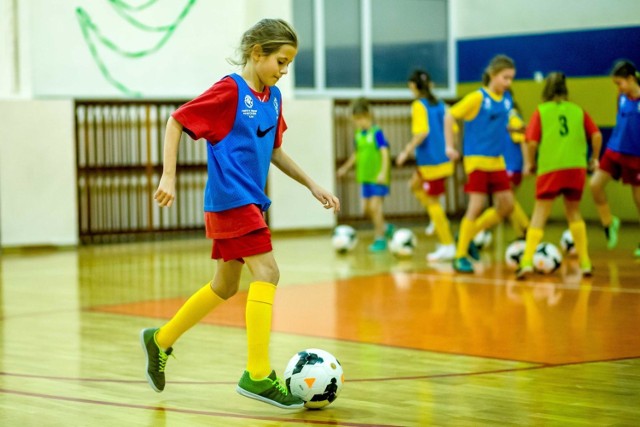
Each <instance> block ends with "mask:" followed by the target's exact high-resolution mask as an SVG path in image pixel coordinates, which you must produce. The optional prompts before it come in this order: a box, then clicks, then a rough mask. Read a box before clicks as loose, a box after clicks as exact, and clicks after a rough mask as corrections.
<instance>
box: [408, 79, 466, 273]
mask: <svg viewBox="0 0 640 427" xmlns="http://www.w3.org/2000/svg"><path fill="white" fill-rule="evenodd" d="M408 85H409V89H410V90H411V93H412V94H413V96H414V98H415V100H414V101H413V103H412V104H411V133H412V134H413V137H412V138H411V141H409V143H408V144H407V145H406V147H405V148H404V150H402V151H401V152H400V154H399V155H398V157H397V158H396V164H397V165H398V166H402V165H403V164H404V162H405V161H406V160H407V158H408V157H409V156H410V155H411V154H415V156H416V164H417V169H416V171H415V172H414V174H413V176H412V177H411V183H410V185H411V191H412V192H413V194H414V195H415V196H416V198H417V199H418V200H419V201H420V203H421V204H422V205H423V206H424V207H425V209H426V210H427V212H428V213H429V216H430V217H431V221H432V223H433V224H434V226H435V231H436V234H437V236H438V240H439V241H440V244H439V246H438V248H437V249H436V251H435V252H431V253H429V254H427V261H429V262H436V261H451V260H452V259H453V257H454V255H455V250H456V248H455V244H454V240H453V236H452V234H451V230H450V227H449V220H448V219H447V215H446V213H445V211H444V209H443V208H442V205H441V204H440V196H441V195H443V194H444V193H445V182H446V179H447V178H448V177H450V176H451V175H453V162H451V161H450V160H449V158H448V157H447V155H446V154H445V144H444V133H443V126H444V115H445V111H446V107H445V105H444V102H442V100H439V99H437V98H436V97H435V96H434V95H433V93H432V92H431V85H432V83H431V77H430V76H429V73H427V72H426V71H424V70H415V71H414V72H413V73H412V74H411V76H410V77H409V82H408Z"/></svg>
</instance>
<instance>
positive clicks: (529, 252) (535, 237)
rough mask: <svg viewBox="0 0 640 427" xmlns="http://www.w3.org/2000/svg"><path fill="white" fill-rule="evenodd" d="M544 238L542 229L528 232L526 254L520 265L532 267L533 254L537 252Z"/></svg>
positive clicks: (533, 229) (523, 255) (532, 229)
mask: <svg viewBox="0 0 640 427" xmlns="http://www.w3.org/2000/svg"><path fill="white" fill-rule="evenodd" d="M542 236H544V230H543V229H541V228H529V230H528V231H527V241H526V243H525V246H524V253H523V254H522V259H521V260H520V265H522V266H525V265H532V264H533V254H534V253H535V252H536V248H537V247H538V244H540V241H541V240H542Z"/></svg>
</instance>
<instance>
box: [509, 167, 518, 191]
mask: <svg viewBox="0 0 640 427" xmlns="http://www.w3.org/2000/svg"><path fill="white" fill-rule="evenodd" d="M507 176H508V177H509V182H511V188H513V189H514V190H515V189H516V188H518V187H519V186H520V184H522V172H516V171H507Z"/></svg>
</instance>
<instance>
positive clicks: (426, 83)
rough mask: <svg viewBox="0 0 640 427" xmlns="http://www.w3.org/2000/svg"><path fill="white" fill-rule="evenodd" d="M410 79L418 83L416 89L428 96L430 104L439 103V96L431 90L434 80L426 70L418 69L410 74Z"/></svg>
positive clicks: (423, 95) (422, 94)
mask: <svg viewBox="0 0 640 427" xmlns="http://www.w3.org/2000/svg"><path fill="white" fill-rule="evenodd" d="M409 81H410V82H412V83H414V84H415V85H416V89H418V92H420V95H421V96H422V97H424V98H427V100H428V101H429V103H430V104H434V105H435V104H437V103H438V98H436V96H435V95H434V94H433V92H432V91H431V86H432V85H433V82H432V80H431V76H430V75H429V73H427V72H426V71H425V70H421V69H417V70H414V71H413V73H411V75H410V76H409Z"/></svg>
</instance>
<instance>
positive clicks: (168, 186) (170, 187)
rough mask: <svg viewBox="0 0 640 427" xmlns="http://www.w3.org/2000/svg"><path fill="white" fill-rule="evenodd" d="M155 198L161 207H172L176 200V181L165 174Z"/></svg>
mask: <svg viewBox="0 0 640 427" xmlns="http://www.w3.org/2000/svg"><path fill="white" fill-rule="evenodd" d="M153 198H154V199H155V200H156V202H158V205H159V206H160V207H165V206H166V207H170V206H171V205H172V204H173V201H174V200H175V198H176V179H175V178H171V177H167V176H165V175H164V174H163V175H162V178H160V184H158V189H157V190H156V192H155V194H154V195H153Z"/></svg>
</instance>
